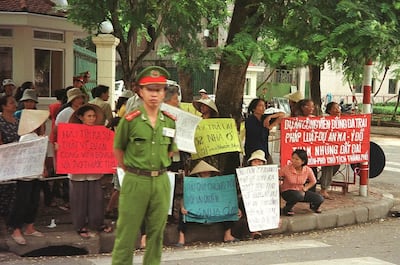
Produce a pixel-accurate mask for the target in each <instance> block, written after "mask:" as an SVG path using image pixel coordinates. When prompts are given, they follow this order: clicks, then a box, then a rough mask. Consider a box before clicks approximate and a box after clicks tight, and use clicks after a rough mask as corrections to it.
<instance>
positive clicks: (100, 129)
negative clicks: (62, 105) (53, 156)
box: [57, 123, 117, 174]
mask: <svg viewBox="0 0 400 265" xmlns="http://www.w3.org/2000/svg"><path fill="white" fill-rule="evenodd" d="M57 130H58V131H57V143H58V150H57V174H66V173H70V174H107V173H114V172H115V171H116V167H117V160H116V159H115V157H114V152H113V142H114V132H113V131H111V130H110V129H107V128H106V127H104V126H88V125H83V124H73V123H61V124H59V125H58V128H57Z"/></svg>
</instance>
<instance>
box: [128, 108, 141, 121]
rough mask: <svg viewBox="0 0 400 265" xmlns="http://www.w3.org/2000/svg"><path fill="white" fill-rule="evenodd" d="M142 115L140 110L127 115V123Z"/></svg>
mask: <svg viewBox="0 0 400 265" xmlns="http://www.w3.org/2000/svg"><path fill="white" fill-rule="evenodd" d="M140 114H141V112H140V110H134V111H132V112H129V113H128V114H126V115H125V119H126V120H127V121H131V120H133V119H134V118H136V117H137V116H139V115H140Z"/></svg>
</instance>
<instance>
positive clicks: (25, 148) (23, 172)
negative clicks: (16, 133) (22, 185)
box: [0, 137, 49, 181]
mask: <svg viewBox="0 0 400 265" xmlns="http://www.w3.org/2000/svg"><path fill="white" fill-rule="evenodd" d="M48 141H49V140H48V138H47V137H40V138H38V139H35V140H30V141H26V142H18V143H10V144H3V145H0V161H1V162H0V181H5V180H10V179H20V178H24V177H34V176H40V175H42V174H43V167H44V159H45V157H46V151H47V145H48Z"/></svg>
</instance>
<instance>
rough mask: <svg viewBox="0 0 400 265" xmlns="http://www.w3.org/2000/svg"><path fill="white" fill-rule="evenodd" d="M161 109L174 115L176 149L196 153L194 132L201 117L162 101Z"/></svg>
mask: <svg viewBox="0 0 400 265" xmlns="http://www.w3.org/2000/svg"><path fill="white" fill-rule="evenodd" d="M161 110H165V111H167V112H169V113H171V114H172V115H174V116H175V117H176V122H175V124H176V130H175V132H176V133H175V142H176V145H177V146H178V149H179V150H181V151H185V152H188V153H196V146H195V145H194V134H195V132H196V128H197V125H198V124H199V122H200V121H201V118H200V117H198V116H196V115H193V114H190V113H188V112H186V111H183V110H180V109H178V108H175V107H173V106H170V105H168V104H165V103H163V104H162V105H161Z"/></svg>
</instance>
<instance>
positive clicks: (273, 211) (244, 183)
mask: <svg viewBox="0 0 400 265" xmlns="http://www.w3.org/2000/svg"><path fill="white" fill-rule="evenodd" d="M236 173H237V177H238V180H239V185H240V190H241V192H242V197H243V202H244V207H245V209H246V214H247V222H248V224H249V229H250V231H251V232H256V231H263V230H268V229H274V228H278V226H279V218H280V217H279V216H280V206H279V202H280V200H279V179H278V166H277V165H265V166H253V167H244V168H237V169H236Z"/></svg>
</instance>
